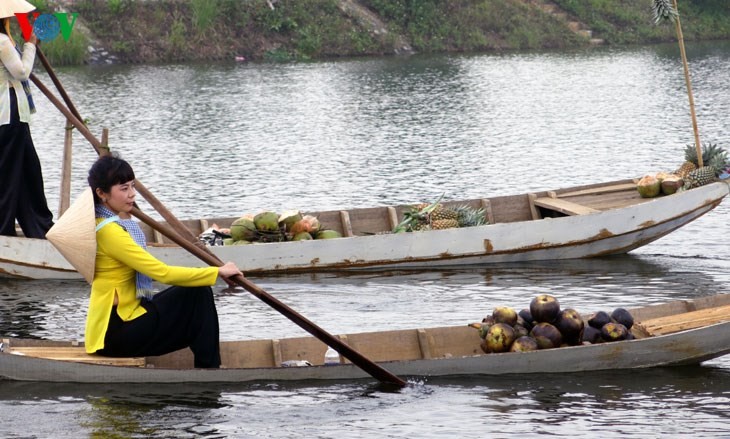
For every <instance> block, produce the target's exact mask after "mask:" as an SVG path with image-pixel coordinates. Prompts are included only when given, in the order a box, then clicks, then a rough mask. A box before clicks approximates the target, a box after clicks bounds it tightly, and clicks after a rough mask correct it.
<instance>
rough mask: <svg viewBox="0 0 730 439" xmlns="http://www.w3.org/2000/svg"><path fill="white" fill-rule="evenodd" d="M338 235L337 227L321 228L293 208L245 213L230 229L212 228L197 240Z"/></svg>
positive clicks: (235, 242) (229, 242)
mask: <svg viewBox="0 0 730 439" xmlns="http://www.w3.org/2000/svg"><path fill="white" fill-rule="evenodd" d="M341 237H342V235H341V234H340V233H339V232H337V231H336V230H327V229H324V228H322V225H321V224H320V222H319V220H318V219H317V218H316V217H314V216H312V215H302V213H301V212H300V211H298V210H293V211H287V212H284V213H282V214H277V213H276V212H271V211H265V212H261V213H258V214H256V215H252V214H247V215H244V216H242V217H240V218H238V219H237V220H235V221H233V223H232V224H231V227H230V228H218V227H216V226H213V227H211V228H210V229H208V230H206V231H205V232H203V233H202V234H201V235H200V240H201V241H203V242H205V243H206V244H207V245H245V244H253V243H257V242H284V241H304V240H311V239H332V238H341Z"/></svg>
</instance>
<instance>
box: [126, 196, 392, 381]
mask: <svg viewBox="0 0 730 439" xmlns="http://www.w3.org/2000/svg"><path fill="white" fill-rule="evenodd" d="M132 215H134V216H136V217H137V218H139V219H140V220H141V221H142V222H144V223H145V224H147V225H148V226H150V227H152V228H153V229H155V230H157V231H158V232H160V233H162V234H163V235H165V236H166V237H168V238H169V239H171V240H172V241H173V242H175V243H176V244H178V245H179V246H180V247H183V248H185V249H186V250H187V251H189V252H190V253H192V254H193V255H195V256H196V257H198V258H199V259H201V260H202V261H203V262H205V263H207V264H208V265H214V266H218V267H220V266H221V265H223V262H222V261H221V260H220V259H219V258H218V257H217V256H215V255H214V254H212V253H210V252H208V251H205V250H203V249H201V248H199V247H197V246H195V244H193V243H191V242H189V241H186V240H185V239H184V238H183V237H181V236H180V235H178V234H177V233H175V232H174V231H173V230H172V229H170V228H168V227H165V226H164V225H162V224H160V223H159V222H157V221H155V220H154V219H152V218H150V217H149V216H148V215H147V214H145V213H143V212H142V211H140V210H139V209H138V208H136V207H134V208H132ZM231 280H233V281H234V282H235V283H237V284H238V285H240V286H242V287H243V288H245V289H246V290H247V291H248V292H250V293H251V294H253V295H254V296H256V297H257V298H259V299H260V300H262V301H263V302H264V303H266V304H267V305H269V306H271V307H272V308H274V309H275V310H277V311H279V312H280V313H281V314H283V315H284V316H285V317H287V318H288V319H289V320H291V321H293V322H294V323H296V324H297V325H299V327H301V328H302V329H304V330H305V331H307V332H309V333H310V334H312V335H313V336H315V337H316V338H318V339H319V340H321V341H322V342H324V343H325V344H327V345H328V346H331V347H332V348H333V349H334V350H336V351H337V352H339V353H340V354H342V356H343V357H345V358H347V359H348V360H350V361H351V362H352V363H353V364H355V365H356V366H358V367H360V368H361V369H362V370H364V371H365V372H367V373H368V374H370V375H371V376H372V377H374V378H376V379H378V380H379V381H381V382H383V383H387V384H394V385H398V386H401V387H403V386H405V385H406V383H405V381H403V380H402V379H400V378H398V377H397V376H396V375H393V374H392V373H390V372H388V371H387V370H386V369H384V368H382V367H381V366H379V365H377V364H375V363H374V362H372V361H371V360H369V359H368V358H367V357H365V356H364V355H362V354H361V353H359V352H358V351H356V350H355V349H353V348H351V347H350V346H348V345H347V344H346V343H344V342H343V341H342V340H340V339H339V338H337V337H335V336H333V335H332V334H330V333H329V332H327V331H325V330H324V329H322V328H320V327H319V326H317V325H316V324H314V323H313V322H312V321H310V320H309V319H307V318H306V317H304V316H303V315H301V314H299V313H298V312H296V311H294V310H293V309H291V308H290V307H289V306H288V305H286V304H284V303H283V302H281V301H279V300H278V299H276V298H275V297H273V296H272V295H270V294H269V293H267V292H266V291H264V290H263V289H261V288H260V287H259V286H257V285H256V284H254V283H253V282H251V281H249V280H248V279H246V278H245V277H243V276H240V275H238V276H235V277H233V278H231Z"/></svg>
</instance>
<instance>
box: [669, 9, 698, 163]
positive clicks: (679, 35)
mask: <svg viewBox="0 0 730 439" xmlns="http://www.w3.org/2000/svg"><path fill="white" fill-rule="evenodd" d="M674 10H675V11H677V16H676V19H675V21H674V24H675V26H676V28H677V40H678V41H679V52H680V54H681V55H682V65H683V66H684V81H685V83H686V84H687V95H688V96H689V112H690V116H691V117H692V129H693V131H694V137H695V148H696V149H697V166H698V167H700V168H701V167H702V166H704V164H703V163H702V145H701V144H700V132H699V129H698V128H697V116H696V115H695V100H694V95H693V93H692V81H691V79H690V75H689V63H688V62H687V53H686V52H685V50H684V36H683V35H682V24H681V23H680V21H679V8H678V7H677V0H674Z"/></svg>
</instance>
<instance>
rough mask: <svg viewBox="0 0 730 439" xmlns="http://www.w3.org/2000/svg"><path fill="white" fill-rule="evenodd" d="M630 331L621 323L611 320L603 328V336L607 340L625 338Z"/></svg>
mask: <svg viewBox="0 0 730 439" xmlns="http://www.w3.org/2000/svg"><path fill="white" fill-rule="evenodd" d="M628 333H629V331H628V330H627V329H626V326H624V325H622V324H621V323H616V322H610V323H606V324H605V325H603V328H601V338H602V339H604V340H605V341H619V340H625V339H626V336H627V335H628Z"/></svg>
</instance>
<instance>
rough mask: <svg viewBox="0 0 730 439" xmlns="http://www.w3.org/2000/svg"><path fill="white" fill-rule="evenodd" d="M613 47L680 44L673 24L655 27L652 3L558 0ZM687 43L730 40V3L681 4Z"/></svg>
mask: <svg viewBox="0 0 730 439" xmlns="http://www.w3.org/2000/svg"><path fill="white" fill-rule="evenodd" d="M554 3H556V4H558V5H559V6H560V7H561V8H563V9H564V10H565V11H567V12H569V13H570V14H572V15H574V16H575V17H577V18H578V19H580V20H581V21H582V22H583V23H585V24H587V25H588V27H590V28H591V30H593V32H594V35H595V36H597V37H599V38H602V39H604V40H605V41H606V42H607V43H609V44H638V43H659V42H666V41H675V40H676V35H677V34H676V31H675V28H674V26H673V25H671V24H670V23H664V24H662V25H654V24H653V18H652V13H651V8H650V5H651V1H649V0H641V1H636V0H554ZM678 5H679V13H680V20H681V23H682V33H683V34H684V38H685V40H688V41H692V40H719V39H730V1H728V0H691V1H688V0H679V2H678Z"/></svg>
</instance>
